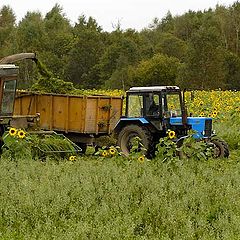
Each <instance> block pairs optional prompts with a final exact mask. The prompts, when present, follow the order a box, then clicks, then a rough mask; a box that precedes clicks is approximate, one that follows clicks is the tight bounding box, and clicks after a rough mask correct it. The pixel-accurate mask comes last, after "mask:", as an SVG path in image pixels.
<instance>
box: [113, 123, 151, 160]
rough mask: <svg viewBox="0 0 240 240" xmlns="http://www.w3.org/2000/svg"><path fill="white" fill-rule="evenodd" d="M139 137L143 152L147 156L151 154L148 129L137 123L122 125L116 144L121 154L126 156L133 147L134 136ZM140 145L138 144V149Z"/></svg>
mask: <svg viewBox="0 0 240 240" xmlns="http://www.w3.org/2000/svg"><path fill="white" fill-rule="evenodd" d="M136 137H139V138H140V143H141V144H142V145H143V148H144V149H145V150H144V151H143V152H144V154H145V155H146V156H147V157H151V156H152V152H153V151H152V149H153V146H152V145H153V143H152V136H151V133H150V132H149V130H148V129H147V128H145V127H141V126H138V125H133V124H132V125H128V126H126V127H124V128H123V129H122V130H121V131H120V133H119V134H118V142H117V144H118V146H119V147H120V148H121V150H122V152H123V154H124V155H125V156H128V155H129V153H130V150H131V148H132V147H133V145H132V144H133V140H134V138H136ZM140 149H141V146H139V151H140Z"/></svg>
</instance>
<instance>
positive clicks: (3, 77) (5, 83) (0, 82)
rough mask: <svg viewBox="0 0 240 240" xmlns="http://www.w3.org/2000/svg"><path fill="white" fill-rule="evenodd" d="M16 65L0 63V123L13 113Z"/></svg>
mask: <svg viewBox="0 0 240 240" xmlns="http://www.w3.org/2000/svg"><path fill="white" fill-rule="evenodd" d="M17 76H18V67H17V66H15V65H13V64H0V106H1V107H0V118H1V119H0V124H1V125H2V124H4V123H6V122H8V121H9V119H11V117H12V115H13V110H14V109H13V108H14V100H15V94H16V85H17Z"/></svg>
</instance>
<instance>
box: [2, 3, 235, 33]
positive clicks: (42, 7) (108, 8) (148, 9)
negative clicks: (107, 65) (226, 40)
mask: <svg viewBox="0 0 240 240" xmlns="http://www.w3.org/2000/svg"><path fill="white" fill-rule="evenodd" d="M234 2H236V1H233V0H183V1H181V0H118V1H114V0H37V1H36V0H0V8H1V7H2V6H3V5H10V7H12V9H13V10H14V12H15V15H16V17H17V20H18V21H19V20H21V19H22V18H23V17H24V16H25V14H26V13H27V11H40V12H41V13H42V14H43V15H45V14H46V13H47V12H48V11H50V10H51V9H52V7H53V6H54V5H55V4H56V3H58V4H60V6H62V7H63V12H64V13H65V14H66V17H67V18H68V19H70V20H71V23H75V22H76V21H77V19H78V17H79V16H80V15H82V14H84V15H85V16H86V17H89V16H92V17H93V18H95V19H96V21H97V23H98V24H99V25H100V26H101V27H102V28H103V30H105V31H112V30H114V28H113V26H116V25H117V23H118V22H119V23H120V26H121V28H122V29H127V28H134V29H136V30H141V29H143V28H145V27H148V25H149V24H150V23H151V22H152V20H153V19H154V18H155V17H157V18H159V19H161V18H163V17H164V16H165V15H166V13H167V12H168V11H170V12H171V13H172V15H181V14H183V13H185V12H187V11H188V10H194V11H197V10H204V9H206V10H207V9H208V8H210V7H211V8H214V7H215V6H216V4H220V5H225V6H229V5H232V4H233V3H234Z"/></svg>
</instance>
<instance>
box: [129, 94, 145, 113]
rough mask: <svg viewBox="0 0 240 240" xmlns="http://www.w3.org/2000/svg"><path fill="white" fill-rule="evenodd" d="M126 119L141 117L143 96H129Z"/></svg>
mask: <svg viewBox="0 0 240 240" xmlns="http://www.w3.org/2000/svg"><path fill="white" fill-rule="evenodd" d="M127 115H128V117H142V116H143V96H142V95H137V94H131V95H129V96H128V114H127Z"/></svg>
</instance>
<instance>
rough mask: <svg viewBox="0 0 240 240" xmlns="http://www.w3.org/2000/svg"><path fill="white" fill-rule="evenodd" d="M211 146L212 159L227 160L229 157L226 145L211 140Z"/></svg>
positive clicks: (217, 140) (221, 141)
mask: <svg viewBox="0 0 240 240" xmlns="http://www.w3.org/2000/svg"><path fill="white" fill-rule="evenodd" d="M211 143H212V144H213V157H214V158H227V157H229V148H228V144H227V143H226V142H225V141H223V140H220V139H212V140H211Z"/></svg>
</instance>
